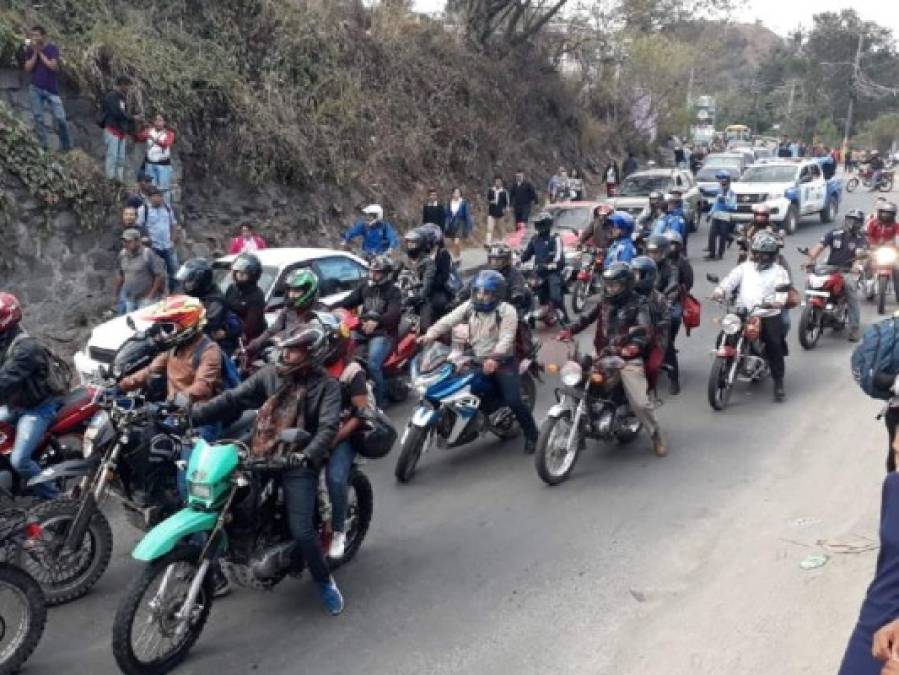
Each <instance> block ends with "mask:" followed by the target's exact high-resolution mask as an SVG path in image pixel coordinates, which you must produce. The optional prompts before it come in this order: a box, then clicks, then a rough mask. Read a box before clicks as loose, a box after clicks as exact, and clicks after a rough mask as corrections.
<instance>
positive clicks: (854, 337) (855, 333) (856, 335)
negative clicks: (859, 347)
mask: <svg viewBox="0 0 899 675" xmlns="http://www.w3.org/2000/svg"><path fill="white" fill-rule="evenodd" d="M860 339H861V330H860V329H859V327H858V326H854V327H852V328H850V329H849V342H858V341H859V340H860Z"/></svg>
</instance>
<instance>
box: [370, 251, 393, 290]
mask: <svg viewBox="0 0 899 675" xmlns="http://www.w3.org/2000/svg"><path fill="white" fill-rule="evenodd" d="M391 274H393V261H392V260H391V259H390V258H389V257H387V256H386V255H376V256H375V257H374V258H372V260H371V262H370V263H368V285H369V286H381V285H383V284H387V283H390V275H391Z"/></svg>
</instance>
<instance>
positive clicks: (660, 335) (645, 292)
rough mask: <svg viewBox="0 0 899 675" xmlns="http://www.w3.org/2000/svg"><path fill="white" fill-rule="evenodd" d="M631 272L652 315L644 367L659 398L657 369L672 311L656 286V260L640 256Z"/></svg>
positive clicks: (660, 363) (636, 290)
mask: <svg viewBox="0 0 899 675" xmlns="http://www.w3.org/2000/svg"><path fill="white" fill-rule="evenodd" d="M631 269H632V270H633V272H634V291H635V292H637V293H638V294H640V295H642V296H643V297H644V298H646V300H647V302H648V304H649V312H650V316H651V317H652V327H653V342H652V344H651V346H650V349H649V355H648V356H647V357H646V362H645V370H646V379H647V381H648V382H649V389H650V391H652V392H653V396H654V397H655V398H658V393H657V392H656V381H657V379H658V372H659V369H660V368H661V366H662V363H663V362H664V360H665V353H666V352H667V350H668V340H669V336H670V334H671V310H670V308H669V306H668V300H667V298H666V297H665V296H664V295H662V293H661V292H660V291H659V290H658V289H657V288H656V284H657V282H658V267H657V266H656V263H655V260H653V259H652V258H650V257H649V256H648V255H640V256H637V257H636V258H634V259H633V260H632V261H631Z"/></svg>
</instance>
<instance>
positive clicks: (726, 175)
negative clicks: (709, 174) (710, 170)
mask: <svg viewBox="0 0 899 675" xmlns="http://www.w3.org/2000/svg"><path fill="white" fill-rule="evenodd" d="M715 180H717V181H719V182H721V181H725V180H726V181H727V182H728V183H729V182H730V172H729V171H724V170H723V169H722V170H720V171H717V172H715Z"/></svg>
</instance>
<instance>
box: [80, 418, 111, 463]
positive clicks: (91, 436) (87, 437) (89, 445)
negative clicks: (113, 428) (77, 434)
mask: <svg viewBox="0 0 899 675" xmlns="http://www.w3.org/2000/svg"><path fill="white" fill-rule="evenodd" d="M108 423H109V413H108V412H106V411H105V410H101V411H99V412H97V413H95V414H94V416H93V417H92V418H91V421H90V424H88V426H87V429H85V430H84V439H83V440H82V442H81V453H82V454H83V455H84V458H85V459H87V458H88V457H90V456H91V455H92V454H94V448H95V447H96V444H97V437H98V436H99V435H100V432H101V431H102V430H103V429H104V428H105V427H106V425H107V424H108Z"/></svg>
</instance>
